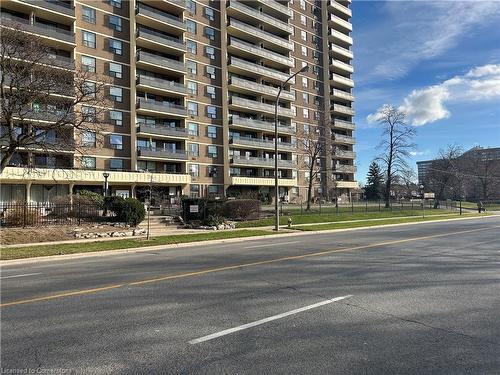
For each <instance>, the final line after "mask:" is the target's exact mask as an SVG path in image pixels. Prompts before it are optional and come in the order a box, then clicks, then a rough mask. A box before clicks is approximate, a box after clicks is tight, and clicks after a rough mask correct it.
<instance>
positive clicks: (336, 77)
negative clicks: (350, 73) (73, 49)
mask: <svg viewBox="0 0 500 375" xmlns="http://www.w3.org/2000/svg"><path fill="white" fill-rule="evenodd" d="M330 81H333V82H334V83H338V84H341V85H345V86H349V87H354V81H353V80H352V79H350V78H347V77H344V76H341V75H340V74H335V73H330Z"/></svg>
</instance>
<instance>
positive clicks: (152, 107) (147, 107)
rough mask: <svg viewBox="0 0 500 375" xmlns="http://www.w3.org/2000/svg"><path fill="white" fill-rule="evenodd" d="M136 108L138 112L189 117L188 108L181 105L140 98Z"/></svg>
mask: <svg viewBox="0 0 500 375" xmlns="http://www.w3.org/2000/svg"><path fill="white" fill-rule="evenodd" d="M136 106H137V109H138V110H144V111H148V112H155V113H161V114H164V115H171V116H180V117H187V109H186V107H184V106H182V105H179V104H173V103H169V102H157V101H155V100H147V99H142V98H139V99H137V103H136Z"/></svg>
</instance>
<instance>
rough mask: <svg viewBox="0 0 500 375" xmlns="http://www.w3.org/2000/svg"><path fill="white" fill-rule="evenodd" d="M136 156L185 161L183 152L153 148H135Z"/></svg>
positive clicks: (186, 156)
mask: <svg viewBox="0 0 500 375" xmlns="http://www.w3.org/2000/svg"><path fill="white" fill-rule="evenodd" d="M137 156H138V157H146V158H156V159H170V160H187V158H188V154H187V152H186V151H185V150H167V149H157V148H153V147H137Z"/></svg>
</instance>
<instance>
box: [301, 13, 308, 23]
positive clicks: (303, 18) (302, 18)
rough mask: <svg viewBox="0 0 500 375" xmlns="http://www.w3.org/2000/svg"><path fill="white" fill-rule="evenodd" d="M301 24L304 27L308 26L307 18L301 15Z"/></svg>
mask: <svg viewBox="0 0 500 375" xmlns="http://www.w3.org/2000/svg"><path fill="white" fill-rule="evenodd" d="M300 23H301V24H302V25H304V26H306V25H307V18H306V16H304V15H303V14H301V15H300Z"/></svg>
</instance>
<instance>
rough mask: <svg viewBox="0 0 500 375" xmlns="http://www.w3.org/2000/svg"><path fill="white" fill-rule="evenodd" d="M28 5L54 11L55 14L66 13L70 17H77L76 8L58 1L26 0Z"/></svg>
mask: <svg viewBox="0 0 500 375" xmlns="http://www.w3.org/2000/svg"><path fill="white" fill-rule="evenodd" d="M24 1H25V2H26V3H29V4H33V5H36V6H38V7H40V8H45V9H49V10H53V11H55V12H59V13H64V14H66V15H68V16H72V17H74V16H75V8H74V7H73V6H72V5H70V4H68V3H64V2H62V1H57V0H24Z"/></svg>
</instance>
